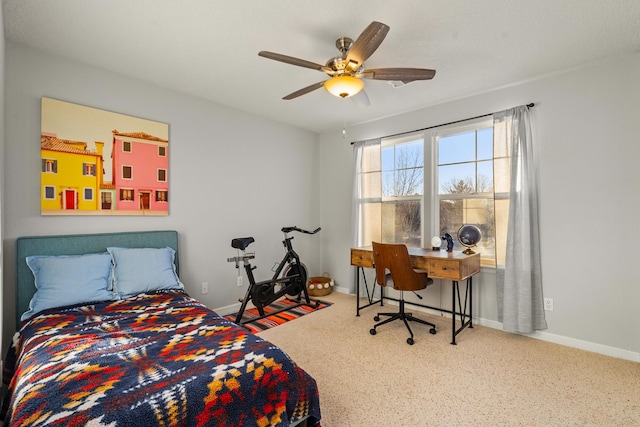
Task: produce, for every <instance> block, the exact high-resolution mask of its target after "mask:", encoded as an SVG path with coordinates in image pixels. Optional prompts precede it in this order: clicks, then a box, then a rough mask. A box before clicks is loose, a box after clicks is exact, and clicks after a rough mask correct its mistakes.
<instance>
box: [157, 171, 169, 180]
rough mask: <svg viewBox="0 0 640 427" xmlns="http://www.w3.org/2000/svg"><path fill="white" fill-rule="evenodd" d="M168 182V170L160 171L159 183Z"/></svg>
mask: <svg viewBox="0 0 640 427" xmlns="http://www.w3.org/2000/svg"><path fill="white" fill-rule="evenodd" d="M166 180H167V170H166V169H158V181H160V182H165V181H166Z"/></svg>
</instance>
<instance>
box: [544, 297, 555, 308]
mask: <svg viewBox="0 0 640 427" xmlns="http://www.w3.org/2000/svg"><path fill="white" fill-rule="evenodd" d="M544 309H545V310H546V311H553V298H545V299H544Z"/></svg>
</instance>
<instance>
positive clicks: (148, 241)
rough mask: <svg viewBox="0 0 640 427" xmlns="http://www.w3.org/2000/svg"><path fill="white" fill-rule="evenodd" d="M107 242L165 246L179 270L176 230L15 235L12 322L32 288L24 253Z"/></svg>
mask: <svg viewBox="0 0 640 427" xmlns="http://www.w3.org/2000/svg"><path fill="white" fill-rule="evenodd" d="M108 246H118V247H125V248H164V247H166V246H168V247H170V248H173V250H175V251H176V271H177V272H178V274H180V271H179V263H178V259H179V256H178V232H177V231H173V230H167V231H137V232H122V233H101V234H71V235H62V236H35V237H19V238H18V239H16V261H17V267H16V325H20V316H22V313H24V312H25V311H27V310H28V309H29V301H31V297H32V296H33V294H35V292H36V286H35V283H34V277H33V273H32V272H31V270H30V269H29V267H28V266H27V263H26V261H25V259H26V257H28V256H31V255H81V254H88V253H96V252H104V251H106V250H107V247H108Z"/></svg>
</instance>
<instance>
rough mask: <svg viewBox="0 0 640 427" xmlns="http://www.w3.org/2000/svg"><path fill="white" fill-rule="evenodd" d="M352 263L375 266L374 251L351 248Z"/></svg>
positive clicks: (361, 265)
mask: <svg viewBox="0 0 640 427" xmlns="http://www.w3.org/2000/svg"><path fill="white" fill-rule="evenodd" d="M351 265H355V266H358V267H364V268H373V252H371V250H361V249H351Z"/></svg>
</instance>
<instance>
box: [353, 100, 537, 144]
mask: <svg viewBox="0 0 640 427" xmlns="http://www.w3.org/2000/svg"><path fill="white" fill-rule="evenodd" d="M534 105H536V104H534V103H533V102H532V103H530V104H527V108H532V107H533V106H534ZM493 114H494V113H487V114H482V115H480V116H475V117H469V118H468V119H462V120H456V121H453V122H449V123H442V124H439V125H434V126H429V127H426V128H422V129H416V130H409V131H406V132H400V133H394V134H393V135H387V136H382V137H381V138H391V137H394V136H400V135H406V134H408V133H413V132H420V131H423V130H429V129H434V128H439V127H442V126H448V125H455V124H456V123H462V122H466V121H468V120H475V119H481V118H482V117H489V116H492V115H493ZM355 143H356V141H351V145H353V144H355Z"/></svg>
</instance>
